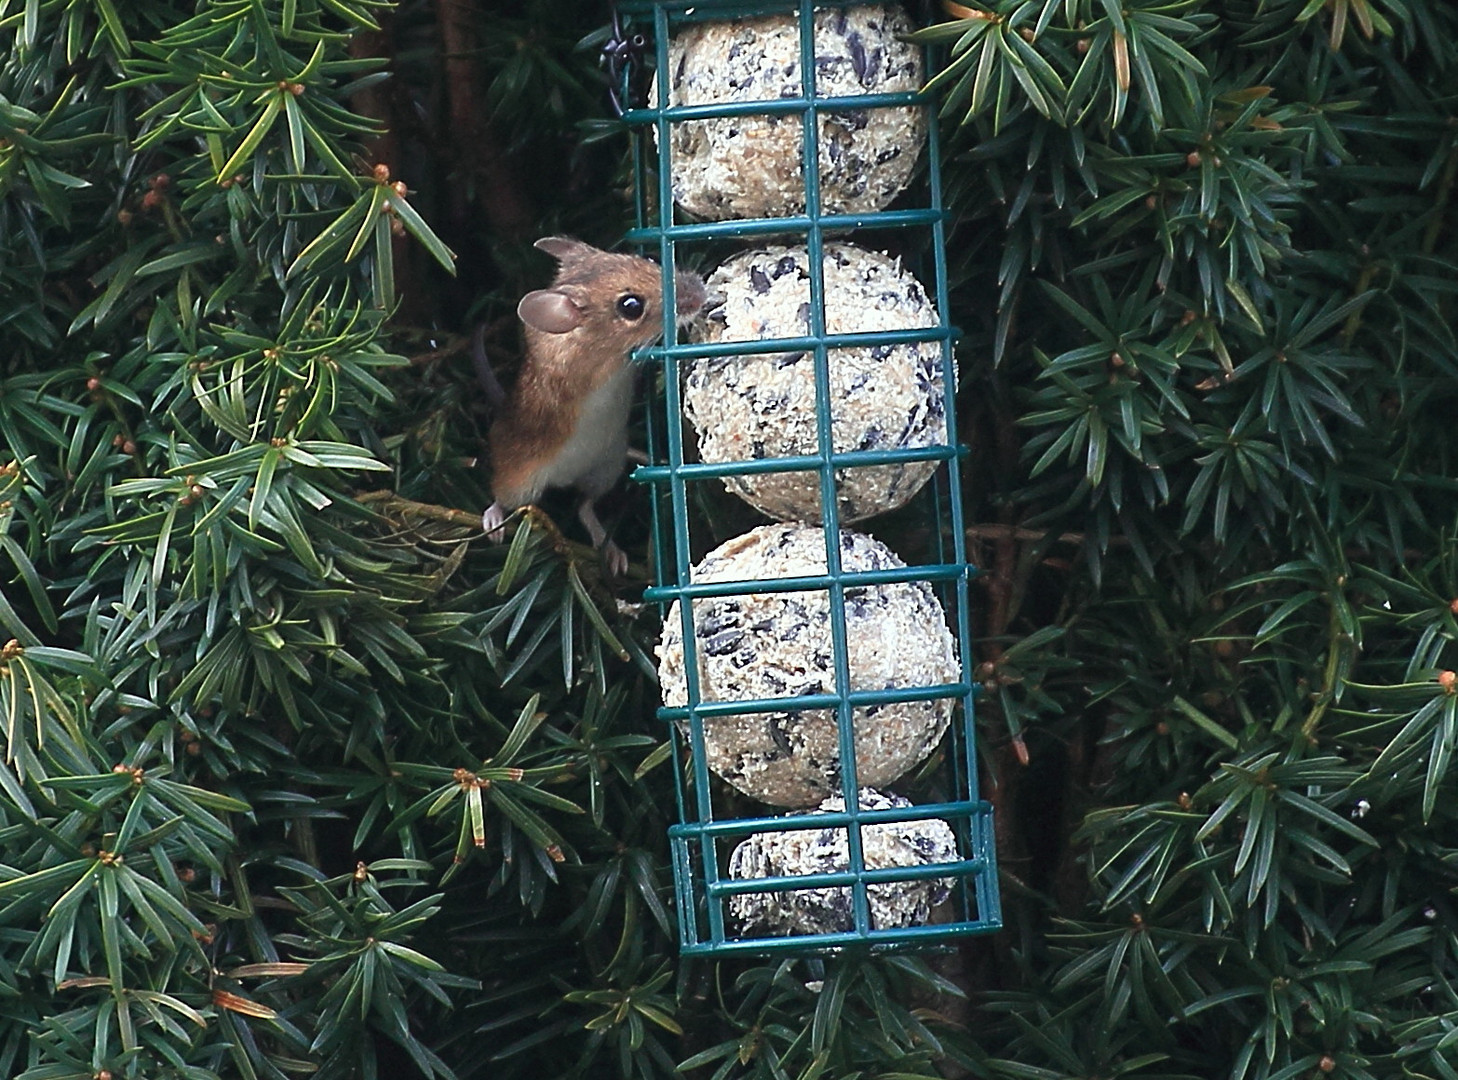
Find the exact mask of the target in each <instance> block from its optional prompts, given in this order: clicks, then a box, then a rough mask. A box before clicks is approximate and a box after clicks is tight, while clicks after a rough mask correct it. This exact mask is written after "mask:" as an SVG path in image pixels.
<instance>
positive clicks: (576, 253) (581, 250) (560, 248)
mask: <svg viewBox="0 0 1458 1080" xmlns="http://www.w3.org/2000/svg"><path fill="white" fill-rule="evenodd" d="M532 247H534V248H536V249H537V250H538V251H545V252H546V253H547V254H548V255H550V256H552V257H553V258H554V259H556V260H557V261H558V262H568V261H570V260H573V259H585V258H587V257H588V256H589V255H596V254H598V250H597V248H595V247H593V246H592V245H591V244H584V243H583V242H582V241H581V240H574V239H572V237H570V236H544V237H542V238H541V239H540V240H538V241H537V242H536V243H535V244H533V245H532Z"/></svg>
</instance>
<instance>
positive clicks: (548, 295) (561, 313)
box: [516, 289, 582, 334]
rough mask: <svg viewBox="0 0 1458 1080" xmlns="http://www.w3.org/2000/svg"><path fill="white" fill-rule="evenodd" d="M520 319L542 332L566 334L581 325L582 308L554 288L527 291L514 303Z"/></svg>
mask: <svg viewBox="0 0 1458 1080" xmlns="http://www.w3.org/2000/svg"><path fill="white" fill-rule="evenodd" d="M516 313H517V315H518V316H520V317H521V321H522V322H524V323H526V324H527V325H528V326H530V327H534V328H535V329H537V330H540V331H542V333H544V334H566V333H569V332H571V331H573V330H576V329H577V328H578V327H579V326H581V325H582V309H581V308H580V307H578V306H577V304H576V302H574V301H573V299H572V298H571V297H570V296H568V295H567V294H566V293H562V292H558V291H557V290H556V289H538V290H537V291H536V292H529V293H527V294H526V295H525V296H523V297H522V298H521V303H519V304H517V305H516Z"/></svg>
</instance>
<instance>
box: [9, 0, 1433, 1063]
mask: <svg viewBox="0 0 1458 1080" xmlns="http://www.w3.org/2000/svg"><path fill="white" fill-rule="evenodd" d="M925 14H927V15H928V16H929V17H928V18H927V19H926V20H925V21H927V22H938V21H940V22H943V23H944V25H943V26H941V27H940V28H938V29H935V30H933V31H931V32H930V33H929V36H930V37H931V38H933V39H935V42H936V44H937V45H938V47H939V48H941V49H942V50H943V56H944V59H945V61H946V64H947V66H946V73H945V74H944V75H943V76H942V79H941V81H940V87H941V93H942V94H943V97H942V100H943V101H944V103H945V109H944V133H945V145H946V147H947V157H948V163H947V168H946V180H947V188H948V192H947V194H948V199H949V205H950V207H951V209H952V212H953V215H954V217H955V226H954V229H953V231H952V233H951V240H950V244H949V249H950V254H951V257H952V262H953V269H954V273H955V275H956V280H955V291H954V311H953V313H952V315H953V318H954V321H956V322H957V323H958V324H959V325H961V326H962V327H964V329H965V337H964V339H963V341H962V342H961V344H960V345H959V350H958V355H959V359H960V363H961V370H962V383H961V389H960V394H959V410H960V412H961V414H962V418H963V425H964V431H965V432H966V433H967V436H968V438H967V441H968V442H969V443H970V444H971V445H972V447H973V456H972V458H971V467H970V468H969V469H968V471H967V475H968V476H969V485H968V490H967V491H966V492H965V493H964V495H965V500H966V505H967V508H968V511H969V520H971V521H973V522H976V524H975V525H974V526H973V527H972V529H971V530H970V532H971V536H970V539H971V540H972V542H973V546H974V550H975V552H976V558H977V561H978V562H979V564H980V565H981V566H983V567H984V573H983V574H982V576H981V577H980V578H979V579H978V586H977V588H978V597H979V603H978V608H977V612H976V617H977V627H978V635H979V636H978V641H977V650H978V653H977V658H976V659H977V661H978V664H979V667H978V677H979V678H980V679H981V680H982V682H983V684H984V687H985V689H986V691H987V692H986V693H985V694H984V695H983V698H982V701H983V708H982V709H981V712H980V715H979V718H978V719H979V729H980V732H981V735H982V738H983V763H984V771H985V775H984V777H983V786H984V790H985V791H986V792H987V793H988V797H989V798H991V799H992V801H993V802H994V804H995V806H996V813H997V823H998V841H999V850H1000V857H1001V860H1002V864H1003V867H1004V876H1003V891H1004V901H1005V909H1006V913H1007V919H1008V925H1007V929H1006V930H1005V931H1004V932H1003V933H1002V934H1001V935H998V936H997V937H995V938H991V939H987V940H985V941H979V942H976V943H973V944H969V945H967V946H965V947H963V948H961V949H960V950H957V951H955V952H952V953H948V954H940V955H936V956H932V957H927V958H919V959H918V958H895V959H882V960H876V961H871V962H860V963H856V962H850V961H845V962H839V963H817V962H804V961H801V962H787V963H784V964H756V963H753V962H737V963H726V964H721V965H711V964H706V963H682V962H680V961H679V960H678V959H677V957H676V952H675V944H674V938H673V927H672V923H671V920H670V917H669V914H668V910H667V907H666V905H668V903H669V899H670V895H669V891H668V889H669V883H668V877H667V873H666V866H665V861H664V857H665V844H664V829H665V826H666V824H667V813H668V809H669V806H670V803H671V795H670V787H671V784H670V777H669V775H668V774H669V767H668V766H667V765H666V764H664V759H663V756H662V754H661V753H657V752H656V751H657V748H658V747H660V746H661V744H662V736H663V732H662V731H661V728H660V726H659V725H658V723H657V721H656V720H655V719H654V715H653V709H654V706H655V703H656V696H657V694H656V687H655V686H654V684H653V682H652V663H651V660H650V655H651V646H652V642H653V641H654V639H655V637H656V613H655V612H653V611H651V610H644V609H641V608H639V607H638V606H637V605H636V604H635V603H634V602H633V601H634V599H635V595H634V594H635V592H636V588H635V587H628V588H626V589H620V590H619V591H618V592H617V594H616V595H614V594H613V593H612V592H611V591H610V590H609V589H608V588H607V587H606V586H605V585H604V583H603V582H602V580H601V578H600V575H599V572H598V569H597V564H596V562H595V560H594V559H593V558H592V557H591V555H590V554H588V553H587V552H586V551H585V549H584V548H583V547H582V546H581V545H580V544H577V543H574V540H576V539H578V537H577V536H576V534H575V533H574V532H572V531H571V530H569V531H568V533H567V536H566V537H564V536H563V535H562V534H561V533H560V532H558V531H557V530H556V529H555V527H553V526H552V525H551V523H550V521H549V520H548V519H547V518H546V517H545V516H538V517H536V518H535V519H533V521H531V522H528V523H526V524H525V525H523V527H522V528H521V531H520V532H519V533H517V534H516V536H515V538H514V539H513V541H512V542H511V543H510V544H509V545H506V546H502V547H498V546H491V545H487V544H485V543H484V542H483V541H482V540H481V538H480V536H479V529H478V528H477V526H476V521H477V515H478V514H479V511H480V509H481V507H482V506H483V505H484V504H485V501H486V489H485V485H484V477H483V474H482V472H481V470H480V468H479V466H478V465H477V464H476V459H477V458H478V457H479V456H480V454H481V451H482V448H483V442H482V439H483V433H484V426H483V425H484V420H485V417H484V415H483V413H482V411H481V409H480V404H479V396H480V395H479V392H478V390H477V388H476V385H475V382H474V376H473V374H472V371H471V365H470V361H469V358H468V356H467V353H466V351H465V348H464V338H463V335H464V334H465V332H466V330H467V329H468V328H469V327H470V326H472V325H474V324H476V323H484V324H485V326H486V328H487V336H486V340H487V345H488V350H489V352H490V354H491V356H492V357H493V360H494V361H495V362H496V364H497V366H498V367H499V368H500V369H501V370H502V371H503V373H509V372H510V371H511V370H512V367H513V364H514V362H515V356H516V349H517V341H516V326H515V320H514V315H513V310H514V304H515V301H516V298H517V297H518V296H519V295H520V294H521V293H522V292H523V291H524V290H525V289H527V288H531V287H535V286H537V285H539V284H540V283H541V281H542V280H543V279H544V278H545V277H546V275H547V274H548V272H549V266H548V261H547V260H546V259H545V258H544V257H542V256H540V255H539V254H537V253H535V252H533V251H532V250H531V248H530V242H531V240H533V239H534V238H535V237H537V236H540V235H543V234H546V233H551V232H566V233H571V234H574V235H577V236H580V237H582V238H584V239H586V240H589V241H592V242H594V243H598V244H602V245H609V244H612V243H613V242H614V241H616V240H617V238H618V237H619V236H620V235H621V233H622V230H623V228H624V227H625V225H626V223H627V218H628V208H629V201H628V186H627V185H628V182H629V181H628V173H627V171H626V167H625V164H624V161H625V155H626V151H627V148H628V142H627V137H626V135H625V134H624V133H623V132H622V131H621V130H620V129H619V128H618V127H617V126H616V124H615V123H614V122H613V121H612V120H611V119H610V113H609V111H608V108H607V100H606V95H605V92H604V84H603V81H602V78H601V76H600V74H599V72H598V69H597V65H596V56H595V50H594V48H593V45H592V43H591V42H590V41H589V43H588V45H587V47H581V46H580V45H579V43H580V42H582V41H583V39H585V38H589V37H590V36H591V35H592V34H593V33H594V32H595V31H597V30H598V29H599V28H600V27H602V26H603V25H604V24H605V23H606V21H607V10H606V8H605V6H602V5H599V4H596V3H579V2H565V0H563V2H556V3H549V2H546V0H509V2H500V3H473V2H466V0H460V2H450V3H447V2H441V3H435V4H432V3H417V2H408V0H407V2H404V3H400V4H393V5H392V4H387V3H383V2H372V0H198V2H197V3H195V4H187V3H170V2H166V0H159V2H156V3H147V4H129V3H125V2H122V0H81V2H65V3H63V2H62V0H34V2H31V3H25V4H21V3H18V2H14V0H12V2H10V3H8V4H5V5H0V40H3V42H4V46H3V48H4V51H3V55H0V431H3V441H4V446H3V448H0V568H3V569H0V577H3V593H0V625H3V628H4V630H5V631H6V633H5V634H4V635H0V636H3V637H4V638H7V639H12V640H10V644H8V645H5V646H4V648H3V651H0V731H3V740H4V745H5V754H4V756H3V764H0V1075H5V1076H18V1077H22V1078H23V1080H60V1078H71V1077H75V1078H82V1077H85V1078H98V1077H107V1076H110V1077H124V1076H132V1077H149V1078H151V1077H187V1078H192V1080H202V1078H205V1077H248V1078H252V1077H270V1078H275V1080H277V1078H282V1077H297V1076H305V1075H312V1076H319V1077H356V1076H358V1077H371V1076H377V1075H423V1076H432V1075H436V1076H448V1075H455V1076H458V1077H462V1078H467V1077H486V1076H490V1077H493V1078H494V1077H498V1076H505V1077H510V1076H530V1077H537V1076H557V1075H563V1076H590V1077H598V1076H617V1075H621V1076H624V1077H631V1076H640V1077H643V1078H645V1080H646V1078H649V1077H655V1076H662V1077H666V1076H672V1075H675V1074H676V1072H677V1071H678V1070H681V1071H682V1072H683V1073H684V1074H687V1075H690V1076H703V1077H709V1076H714V1077H749V1076H753V1077H764V1078H770V1077H778V1078H784V1077H796V1078H806V1080H809V1078H813V1077H818V1076H826V1077H836V1078H844V1077H850V1076H866V1077H884V1078H888V1080H889V1078H891V1077H915V1076H927V1077H930V1076H939V1075H948V1074H954V1075H955V1074H963V1073H970V1074H972V1075H977V1076H991V1075H996V1076H1003V1077H1013V1078H1018V1080H1045V1078H1046V1080H1053V1078H1055V1077H1104V1078H1108V1077H1118V1076H1131V1077H1147V1078H1154V1077H1162V1076H1199V1077H1235V1078H1244V1077H1254V1078H1260V1080H1285V1078H1287V1077H1296V1076H1316V1075H1329V1076H1338V1077H1357V1078H1362V1077H1384V1078H1385V1077H1399V1076H1403V1077H1406V1076H1416V1077H1433V1078H1439V1077H1441V1078H1443V1080H1454V1078H1455V1077H1458V1068H1455V1060H1458V992H1455V979H1458V907H1455V893H1454V890H1455V886H1458V825H1455V816H1454V806H1455V803H1454V797H1455V776H1458V773H1455V770H1454V768H1453V765H1452V758H1453V754H1454V747H1455V742H1458V677H1455V676H1454V674H1453V672H1452V671H1451V670H1450V669H1451V668H1452V667H1454V666H1458V660H1455V647H1454V639H1455V637H1458V557H1455V554H1454V544H1453V535H1454V532H1455V529H1458V513H1455V511H1458V499H1455V483H1458V482H1455V479H1454V475H1453V462H1452V460H1451V458H1452V455H1453V449H1454V448H1455V447H1458V443H1455V441H1454V436H1453V431H1454V425H1453V424H1452V422H1451V417H1450V413H1451V412H1452V410H1453V408H1454V402H1455V397H1458V394H1455V389H1454V388H1455V386H1458V382H1455V378H1454V376H1455V374H1458V371H1455V357H1458V353H1455V347H1454V345H1455V343H1454V338H1453V334H1452V332H1451V331H1450V329H1449V322H1450V317H1451V309H1452V306H1453V295H1452V294H1453V292H1454V289H1455V287H1458V286H1455V281H1458V277H1455V274H1454V250H1455V240H1454V236H1455V225H1454V221H1453V211H1452V209H1451V208H1450V206H1449V201H1450V196H1451V191H1452V187H1453V181H1454V176H1455V172H1458V146H1455V137H1458V121H1455V118H1454V117H1455V104H1454V103H1455V92H1458V81H1455V72H1458V46H1455V44H1454V42H1455V41H1458V10H1455V9H1454V8H1453V7H1452V6H1451V5H1447V4H1429V3H1421V2H1418V0H1325V2H1323V0H1227V2H1224V3H1213V2H1209V0H1163V2H1161V0H1129V2H1127V3H1124V4H1122V5H1120V4H1116V3H1113V2H1112V0H1109V2H1104V0H998V2H996V3H991V4H987V5H984V6H980V7H976V8H962V7H960V6H958V5H948V6H947V8H946V9H945V10H939V11H937V12H935V13H925ZM948 18H950V20H951V21H950V22H946V20H947V19H948ZM402 185H403V186H402ZM452 253H454V257H453V256H452ZM452 268H453V272H451V270H452ZM387 313H388V316H387ZM563 509H565V506H564V505H562V504H557V503H555V502H551V501H549V502H548V503H547V506H546V510H547V511H548V512H549V513H551V512H556V511H561V510H563ZM557 516H558V517H559V518H561V519H562V520H568V518H569V516H568V515H564V514H561V513H557ZM610 516H611V517H612V518H613V519H614V521H615V523H616V530H617V534H618V536H619V538H620V539H621V540H623V541H624V542H625V546H627V547H629V548H630V550H631V551H632V552H633V555H634V558H635V560H637V559H640V558H641V557H642V553H643V551H644V539H645V537H646V524H645V517H646V513H645V502H644V499H643V497H642V495H641V494H640V493H637V492H634V491H632V490H630V489H629V488H628V487H627V486H625V487H624V489H623V490H622V491H621V492H620V493H618V495H617V496H616V497H615V499H614V500H613V503H612V504H611V514H610ZM636 573H637V574H638V578H639V580H641V578H642V573H643V571H642V569H641V567H638V568H637V570H636Z"/></svg>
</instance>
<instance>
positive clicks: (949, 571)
mask: <svg viewBox="0 0 1458 1080" xmlns="http://www.w3.org/2000/svg"><path fill="white" fill-rule="evenodd" d="M965 573H966V568H965V567H961V566H951V565H948V564H936V563H934V564H932V565H930V566H898V567H890V568H888V569H885V570H847V571H845V572H844V573H843V575H842V578H841V580H843V581H845V582H847V583H849V584H850V585H853V586H854V585H890V584H897V583H900V582H904V581H951V580H955V579H956V578H957V577H959V576H961V575H963V574H965ZM832 580H833V579H832V578H831V576H830V575H828V574H807V575H801V576H799V577H786V578H751V579H748V580H745V581H698V582H694V583H692V584H689V585H676V586H670V587H666V588H664V589H649V590H645V592H644V594H643V595H644V597H645V598H646V599H648V600H649V601H664V600H672V599H674V598H676V597H680V596H692V597H694V598H695V599H700V598H703V597H711V596H746V595H748V594H751V593H783V592H813V591H817V590H823V589H828V588H829V587H830V584H831V581H832Z"/></svg>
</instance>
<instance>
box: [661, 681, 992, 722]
mask: <svg viewBox="0 0 1458 1080" xmlns="http://www.w3.org/2000/svg"><path fill="white" fill-rule="evenodd" d="M966 692H967V684H966V683H944V684H942V685H940V686H888V687H886V688H884V689H881V690H852V691H849V692H848V693H847V695H846V698H845V700H847V701H849V702H850V704H851V706H852V707H854V708H860V707H861V706H864V705H892V704H899V703H901V702H906V701H933V700H935V699H937V698H950V697H961V696H962V695H963V694H965V693H966ZM841 700H842V698H841V695H840V694H836V693H826V694H797V695H795V696H794V697H775V698H745V699H743V700H736V701H711V702H700V703H699V704H697V705H665V706H663V707H661V708H660V709H659V710H658V715H659V717H660V718H662V719H664V720H675V721H677V720H687V719H692V718H693V717H696V716H697V717H701V718H703V719H705V720H712V719H714V718H716V717H720V716H755V715H758V714H760V713H785V712H805V711H808V710H811V709H834V708H835V707H836V706H837V705H839V704H840V702H841Z"/></svg>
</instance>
